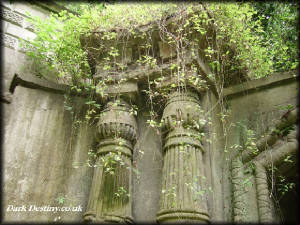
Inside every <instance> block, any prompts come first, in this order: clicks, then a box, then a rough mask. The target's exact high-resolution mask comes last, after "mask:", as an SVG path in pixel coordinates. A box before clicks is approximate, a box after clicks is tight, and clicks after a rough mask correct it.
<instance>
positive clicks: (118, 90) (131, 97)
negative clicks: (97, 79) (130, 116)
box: [104, 81, 138, 102]
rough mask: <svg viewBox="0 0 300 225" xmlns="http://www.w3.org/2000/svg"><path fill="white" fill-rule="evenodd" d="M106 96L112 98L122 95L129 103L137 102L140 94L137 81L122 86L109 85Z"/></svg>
mask: <svg viewBox="0 0 300 225" xmlns="http://www.w3.org/2000/svg"><path fill="white" fill-rule="evenodd" d="M104 94H105V95H108V96H109V97H110V96H115V95H120V96H122V97H123V98H124V99H125V100H126V101H128V102H135V101H136V99H137V94H138V85H137V82H135V81H127V82H124V83H121V84H111V85H108V86H107V88H106V89H105V90H104Z"/></svg>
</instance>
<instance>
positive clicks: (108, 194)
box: [84, 100, 137, 223]
mask: <svg viewBox="0 0 300 225" xmlns="http://www.w3.org/2000/svg"><path fill="white" fill-rule="evenodd" d="M136 129H137V125H136V121H135V118H134V116H133V115H132V114H131V113H130V106H129V105H128V104H127V103H126V102H124V101H122V100H121V101H120V100H117V101H111V102H109V103H108V104H107V105H106V108H105V109H104V110H103V111H102V112H101V114H100V119H99V123H98V133H97V137H96V138H97V140H98V142H99V147H98V151H97V163H96V167H95V170H94V177H93V183H92V187H91V191H90V197H89V203H88V207H87V211H86V213H85V214H84V220H85V221H90V222H96V223H99V222H121V223H132V222H133V219H132V209H131V208H132V200H131V199H132V196H131V195H132V185H131V183H132V171H131V168H132V150H133V146H134V144H135V142H136Z"/></svg>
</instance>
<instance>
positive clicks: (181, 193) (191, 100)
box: [157, 90, 210, 223]
mask: <svg viewBox="0 0 300 225" xmlns="http://www.w3.org/2000/svg"><path fill="white" fill-rule="evenodd" d="M201 116H203V111H202V110H201V108H200V105H199V100H198V96H197V94H195V93H193V92H191V91H186V90H185V91H184V92H180V91H175V92H173V93H172V94H170V96H169V100H168V102H167V104H166V107H165V110H164V112H163V116H162V120H163V131H164V148H163V149H164V166H163V180H162V192H161V200H160V211H159V212H158V214H157V221H158V222H159V223H165V222H167V223H168V222H196V223H199V222H209V220H210V219H209V215H208V211H207V199H206V193H207V187H206V184H205V179H206V177H205V174H204V168H203V151H204V149H203V147H202V143H201V131H202V129H203V123H202V125H201V122H202V121H201V119H203V118H201Z"/></svg>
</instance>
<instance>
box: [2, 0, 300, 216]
mask: <svg viewBox="0 0 300 225" xmlns="http://www.w3.org/2000/svg"><path fill="white" fill-rule="evenodd" d="M3 4H4V9H5V10H6V11H5V12H6V16H4V20H5V21H4V26H3V32H4V46H2V47H3V49H4V51H3V55H4V62H3V65H4V71H3V72H4V88H3V92H2V96H4V100H5V102H6V103H3V102H2V106H3V109H4V110H3V113H4V116H3V118H4V120H3V122H4V123H3V127H2V129H3V130H4V132H3V146H2V148H3V159H4V160H3V162H4V166H3V169H4V171H3V172H4V173H3V175H4V176H3V178H4V180H3V181H4V192H3V193H4V199H3V201H4V202H3V203H4V204H3V212H4V218H3V219H4V221H5V222H8V221H38V222H40V221H44V222H52V221H54V220H62V221H73V222H74V221H82V218H83V214H84V212H85V211H86V208H87V204H88V199H89V195H90V188H91V184H92V178H93V168H92V167H89V166H88V165H87V160H88V159H89V155H88V152H89V150H90V149H93V150H95V149H96V146H95V134H96V126H95V123H91V124H87V123H85V122H83V123H80V122H78V121H81V120H84V112H85V110H86V108H85V106H84V99H83V97H72V100H71V101H72V102H73V104H71V106H72V111H74V114H72V113H71V111H67V110H65V108H66V107H65V106H66V104H67V103H66V102H65V99H64V96H63V93H64V87H63V86H59V85H57V84H54V83H51V82H48V81H46V80H45V79H44V80H43V82H41V81H39V80H38V79H37V78H33V74H32V73H30V71H29V72H28V71H27V72H26V73H25V72H24V70H22V67H23V65H24V64H26V61H25V57H24V53H23V52H22V50H21V49H19V48H18V47H17V37H20V35H24V36H21V37H22V38H25V37H27V36H30V37H31V36H32V37H34V33H33V32H32V30H30V28H29V27H30V26H29V25H28V24H27V23H26V22H24V21H25V20H24V18H25V17H26V16H25V11H26V10H28V11H30V12H31V13H34V14H35V15H40V16H41V17H45V16H46V15H47V14H48V13H49V11H47V10H44V9H42V8H41V7H38V6H33V5H31V4H29V3H14V4H12V5H11V4H9V3H8V2H5V3H3ZM22 18H23V19H22ZM163 53H164V52H163V51H162V54H163ZM165 54H167V53H165ZM167 55H168V54H167ZM16 73H17V74H19V75H20V77H21V78H22V79H25V80H27V81H28V82H27V83H24V82H23V83H22V82H19V83H18V84H16V85H17V86H16V87H15V88H14V92H13V93H9V87H10V86H11V83H12V79H13V77H14V75H15V74H16ZM25 84H26V85H25ZM34 84H35V85H34ZM45 87H46V88H45ZM142 89H143V87H139V92H138V98H137V102H136V104H137V105H138V108H139V110H138V114H137V116H136V122H137V143H136V144H135V147H134V149H133V162H132V167H133V184H132V187H133V192H132V196H131V197H132V202H133V204H132V215H133V218H134V220H135V221H136V222H155V221H156V218H157V213H158V212H159V210H160V204H159V203H160V197H161V191H162V169H163V163H164V162H163V149H162V147H163V139H162V134H161V132H158V131H157V130H156V129H153V128H151V127H149V125H148V124H147V123H146V121H147V120H148V119H149V118H150V115H149V109H148V108H147V106H146V101H147V100H146V99H144V98H143V97H141V90H142ZM298 89H299V85H298V82H297V80H296V79H295V77H294V74H292V73H282V74H277V75H273V76H270V77H267V78H263V79H259V80H255V81H251V82H248V83H243V84H241V85H238V86H234V87H229V88H227V89H224V92H223V93H224V96H225V97H224V104H223V106H224V107H226V108H227V109H228V110H229V111H230V114H229V116H228V118H229V119H228V122H227V124H226V128H227V133H226V138H224V130H223V125H222V123H221V118H220V117H221V115H220V112H221V110H220V105H219V104H218V103H220V101H219V100H218V99H217V98H216V97H215V95H214V94H213V92H211V91H208V92H205V93H204V94H203V95H201V96H200V101H199V103H200V105H201V106H202V107H203V109H204V113H205V117H206V119H207V120H208V121H209V122H210V123H209V124H208V125H207V126H206V128H205V135H206V139H207V140H208V141H204V142H203V149H205V151H204V153H203V162H204V164H203V168H204V176H205V179H206V182H207V188H208V189H209V191H208V190H206V193H207V198H208V199H207V210H208V213H209V215H210V219H211V222H222V221H223V222H224V221H232V210H233V209H232V183H231V179H232V176H231V157H232V154H231V153H233V152H234V150H233V149H232V148H231V146H233V145H235V144H239V145H242V144H243V143H242V142H243V140H244V139H245V137H244V136H245V134H244V133H243V131H241V129H239V128H238V126H236V124H237V123H238V122H240V123H242V124H243V125H244V126H245V127H247V129H251V130H253V131H254V133H255V136H256V138H257V139H259V137H260V136H261V135H262V134H264V133H266V132H268V131H269V130H271V127H272V126H273V123H274V121H275V120H276V119H279V118H280V117H281V116H282V114H283V113H284V112H286V108H285V107H286V106H287V105H288V104H291V105H294V106H296V105H297V96H298V91H299V90H298ZM76 121H77V122H76ZM254 187H255V180H254V177H250V185H249V187H248V192H247V195H246V200H245V202H246V204H247V206H246V212H245V213H246V216H247V217H248V219H247V220H248V221H253V220H257V218H258V209H257V203H256V198H257V197H256V195H257V193H256V189H255V188H254ZM59 200H61V202H59ZM9 205H13V206H23V205H24V206H26V207H27V210H28V209H29V207H30V205H35V206H47V205H50V206H69V205H72V206H81V207H82V211H80V212H58V213H53V212H34V211H32V212H28V211H27V212H7V211H6V209H7V207H8V206H9Z"/></svg>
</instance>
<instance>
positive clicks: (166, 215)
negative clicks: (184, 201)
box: [156, 209, 210, 223]
mask: <svg viewBox="0 0 300 225" xmlns="http://www.w3.org/2000/svg"><path fill="white" fill-rule="evenodd" d="M156 220H157V222H158V223H209V221H210V220H209V215H208V213H207V212H201V211H194V210H182V209H170V210H162V211H160V212H159V213H158V214H157V218H156Z"/></svg>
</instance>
